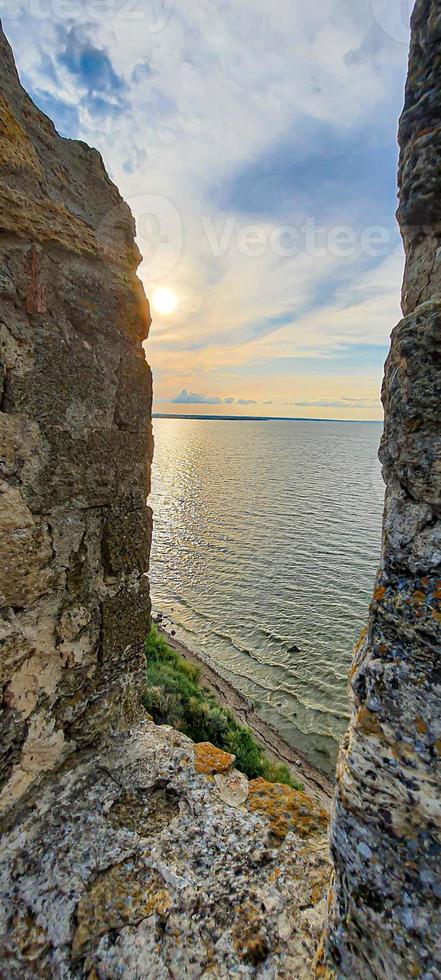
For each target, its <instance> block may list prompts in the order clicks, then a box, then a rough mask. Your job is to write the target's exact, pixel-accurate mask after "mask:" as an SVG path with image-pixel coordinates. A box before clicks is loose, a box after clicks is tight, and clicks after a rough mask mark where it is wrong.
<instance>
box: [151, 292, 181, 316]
mask: <svg viewBox="0 0 441 980" xmlns="http://www.w3.org/2000/svg"><path fill="white" fill-rule="evenodd" d="M152 304H153V306H154V308H155V310H156V312H157V313H160V314H161V315H162V316H170V315H171V313H174V312H175V309H176V307H177V305H178V298H177V296H176V293H174V292H173V290H172V289H170V288H169V286H158V288H157V289H155V291H154V293H153V296H152Z"/></svg>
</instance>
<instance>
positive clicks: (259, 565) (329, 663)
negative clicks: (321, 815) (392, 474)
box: [151, 419, 384, 774]
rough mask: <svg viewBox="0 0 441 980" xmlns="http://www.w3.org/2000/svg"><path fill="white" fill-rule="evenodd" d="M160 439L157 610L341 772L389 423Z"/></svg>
mask: <svg viewBox="0 0 441 980" xmlns="http://www.w3.org/2000/svg"><path fill="white" fill-rule="evenodd" d="M154 429H155V443H156V448H155V461H154V469H153V494H152V499H151V504H152V506H153V510H154V514H155V527H154V537H153V554H152V563H151V585H152V595H153V605H154V609H155V610H156V611H161V612H162V613H164V614H165V616H166V617H168V618H169V619H171V620H172V621H173V622H174V623H175V624H176V634H177V637H178V638H179V639H181V640H182V641H183V642H184V643H186V644H187V646H189V647H190V648H192V649H194V650H195V651H196V652H199V653H201V654H202V655H204V656H205V657H206V658H207V659H209V660H211V661H212V662H214V664H215V665H216V667H217V669H219V670H220V672H221V673H222V674H224V676H225V677H227V678H228V679H229V680H230V681H232V682H233V683H234V685H235V686H236V687H237V688H238V689H239V690H240V691H241V692H242V693H243V694H245V695H246V696H247V697H248V698H249V699H250V700H252V701H253V702H254V704H255V706H256V708H257V710H258V711H259V713H260V714H261V715H262V717H263V718H264V719H265V720H266V721H268V722H270V723H271V724H272V725H273V726H274V727H275V728H276V729H277V730H278V731H279V732H280V733H281V734H282V735H283V736H284V737H285V738H286V739H287V741H288V742H290V743H291V744H292V745H293V746H296V747H297V748H298V749H299V750H300V751H301V752H303V753H304V754H305V755H306V756H307V758H308V759H309V760H310V761H311V762H312V763H313V764H314V765H316V766H318V767H319V768H320V769H322V770H323V771H325V772H327V773H330V774H331V773H332V772H333V770H334V768H335V761H336V755H337V751H338V743H339V740H340V738H341V735H342V734H343V732H344V730H345V728H346V725H347V719H348V703H347V695H346V685H347V675H348V669H349V664H350V660H351V651H352V647H353V644H354V642H355V640H356V638H357V635H358V632H359V630H360V628H361V626H362V625H363V623H364V622H365V621H366V616H367V609H368V604H369V600H370V593H371V590H372V585H373V581H374V577H375V573H376V568H377V564H378V558H379V551H380V535H381V514H382V507H383V492H384V490H383V484H382V480H381V472H380V466H379V463H378V461H377V449H378V444H379V440H380V435H381V426H380V425H379V424H378V425H377V424H363V423H332V422H303V421H292V422H285V421H274V422H272V421H271V422H257V421H254V422H246V421H244V422H242V421H240V422H232V421H205V420H204V421H200V420H197V421H193V420H187V419H178V420H174V419H156V420H155V422H154Z"/></svg>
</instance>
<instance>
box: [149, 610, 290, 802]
mask: <svg viewBox="0 0 441 980" xmlns="http://www.w3.org/2000/svg"><path fill="white" fill-rule="evenodd" d="M145 653H146V687H145V691H144V696H143V704H144V707H145V708H146V709H147V711H148V712H149V713H150V714H151V715H152V718H153V720H154V721H155V722H156V724H158V725H172V726H173V728H177V729H178V730H179V731H181V732H183V733H184V734H185V735H188V736H189V738H191V739H192V740H193V741H194V742H211V743H212V744H213V745H216V747H217V748H219V749H223V750H224V751H225V752H231V753H232V754H233V755H235V756H236V768H237V769H239V770H240V771H241V772H243V773H245V775H246V776H248V778H249V779H255V778H257V777H258V776H263V777H264V779H267V780H268V781H269V782H272V783H285V784H286V785H287V786H292V787H293V788H294V789H303V787H302V784H301V783H299V782H296V780H294V779H293V778H292V776H291V775H290V772H289V770H288V768H287V767H286V766H283V765H273V764H272V763H271V762H269V760H268V759H267V758H266V756H265V755H264V753H263V751H262V749H261V748H260V746H259V745H258V744H257V742H256V741H255V739H254V738H253V736H252V734H251V732H250V730H249V729H248V728H245V727H244V726H243V725H239V724H238V723H237V722H236V721H235V719H234V718H233V717H232V715H231V714H230V713H229V712H228V711H225V710H224V709H223V708H221V706H220V705H219V704H217V702H216V700H215V699H214V697H213V695H212V694H210V693H209V691H207V690H206V689H205V688H203V687H202V686H201V684H200V670H199V669H198V667H195V666H194V665H193V664H189V663H188V662H187V661H186V660H184V658H183V657H181V656H179V654H178V653H176V651H175V650H173V649H172V648H171V647H170V646H169V645H168V643H166V641H165V640H164V638H163V637H162V636H161V635H160V634H159V633H158V630H157V629H156V627H155V626H152V629H151V630H150V633H149V635H148V637H147V640H146V644H145Z"/></svg>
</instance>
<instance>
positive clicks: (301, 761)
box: [155, 619, 334, 812]
mask: <svg viewBox="0 0 441 980" xmlns="http://www.w3.org/2000/svg"><path fill="white" fill-rule="evenodd" d="M155 625H156V628H157V629H158V631H159V633H160V634H161V636H163V637H164V639H165V640H166V642H167V643H168V644H169V646H171V647H173V649H174V650H176V652H177V653H179V654H180V655H181V657H184V660H187V661H188V662H189V663H192V664H195V665H196V666H197V667H198V668H199V670H200V672H201V680H202V683H203V684H204V686H205V687H207V688H208V689H209V690H210V691H211V692H212V694H214V696H215V698H216V700H217V701H218V702H219V704H220V705H221V706H222V707H223V708H226V709H227V710H228V711H230V712H231V714H232V715H233V716H234V718H235V719H236V721H237V722H239V724H241V725H246V726H247V728H249V729H250V731H251V732H252V734H253V735H254V738H255V739H256V742H258V743H259V744H260V745H261V746H262V748H263V749H264V750H265V753H266V755H267V756H268V757H269V758H270V760H272V761H275V762H281V763H283V764H284V765H286V766H288V769H290V770H291V771H292V773H293V775H294V776H296V777H297V778H298V779H300V780H301V782H302V783H303V785H304V787H305V793H307V794H308V796H312V797H314V798H315V799H316V800H318V801H319V802H320V804H321V806H323V807H324V808H325V809H326V810H327V811H328V812H329V811H330V809H331V803H332V796H333V791H334V787H333V785H332V783H331V782H330V780H329V779H328V778H327V777H326V776H325V775H324V773H322V772H320V770H319V769H315V768H314V766H312V765H311V763H310V762H308V760H307V759H305V756H304V755H302V753H301V752H299V751H298V750H297V749H294V748H293V747H292V746H291V745H289V744H288V742H285V740H284V739H283V738H282V736H281V735H279V734H278V732H276V731H275V729H274V728H271V726H270V725H268V724H267V722H265V721H263V720H262V718H260V717H259V715H258V714H257V712H256V711H255V709H254V708H253V706H252V704H251V703H250V702H249V701H248V700H247V698H245V697H244V696H243V694H240V692H239V691H237V690H236V688H235V687H233V685H232V684H230V682H229V681H227V680H226V679H225V677H222V675H221V674H220V673H219V672H218V671H217V670H216V669H215V667H214V665H213V666H212V665H210V664H209V663H208V662H207V661H206V660H204V658H203V657H201V656H199V655H197V654H196V653H193V651H192V650H189V649H188V647H186V646H184V644H183V643H181V642H180V641H179V640H177V639H176V637H174V636H171V634H170V632H169V630H168V629H166V628H165V626H164V624H163V623H162V622H161V621H160V620H159V621H158V620H157V619H155Z"/></svg>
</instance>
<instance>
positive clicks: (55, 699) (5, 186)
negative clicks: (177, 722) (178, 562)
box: [0, 30, 152, 811]
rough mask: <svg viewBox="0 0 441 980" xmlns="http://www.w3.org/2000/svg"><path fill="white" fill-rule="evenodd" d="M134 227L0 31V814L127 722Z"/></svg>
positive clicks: (139, 594)
mask: <svg viewBox="0 0 441 980" xmlns="http://www.w3.org/2000/svg"><path fill="white" fill-rule="evenodd" d="M139 259H140V256H139V253H138V250H137V248H136V245H135V243H134V222H133V219H132V217H131V214H130V212H129V209H128V208H127V206H126V205H125V204H124V202H123V201H122V199H121V197H120V195H119V193H118V191H117V189H116V188H115V187H114V186H113V184H112V183H111V182H110V180H109V178H108V177H107V174H106V172H105V170H104V167H103V164H102V161H101V158H100V156H99V154H98V153H97V151H96V150H92V149H90V148H89V147H87V146H86V145H85V144H83V143H78V142H73V141H70V140H64V139H61V138H60V137H59V136H58V134H57V133H56V131H55V129H54V127H53V125H52V123H51V122H50V121H49V120H48V119H47V118H46V117H45V116H44V115H43V114H42V113H41V112H40V111H39V110H38V109H37V108H36V107H35V105H34V104H33V103H32V102H31V100H30V99H29V97H28V96H27V95H26V93H25V92H24V91H23V89H22V88H21V85H20V83H19V80H18V77H17V73H16V70H15V66H14V62H13V58H12V54H11V51H10V48H9V46H8V44H7V41H6V39H5V37H4V35H3V33H1V30H0V339H1V346H0V531H1V546H0V548H1V550H0V607H1V618H0V631H1V632H0V637H1V659H0V670H1V685H2V691H3V699H2V715H1V736H0V741H1V767H0V788H1V796H0V801H1V808H2V810H3V811H4V810H8V808H10V807H11V805H13V803H14V801H16V800H17V799H18V798H19V797H21V796H22V794H23V793H24V792H25V791H26V789H27V788H28V787H29V785H30V784H31V783H33V782H35V780H36V779H37V778H38V776H39V774H41V773H42V772H44V771H46V770H49V769H52V768H54V767H57V766H58V765H59V764H60V763H62V762H63V760H64V759H66V757H68V756H69V755H70V754H71V753H72V752H74V751H75V750H77V749H79V748H80V747H83V746H85V745H90V744H91V743H92V742H94V741H95V740H97V739H98V738H100V737H101V736H102V735H103V733H105V732H106V730H108V729H109V728H111V727H112V726H115V727H117V728H121V727H124V726H127V725H128V724H129V723H130V721H131V720H133V717H134V715H135V714H136V712H137V711H138V710H139V709H138V707H137V701H138V700H139V689H140V682H141V678H142V646H141V645H142V641H143V638H144V636H145V634H146V630H147V629H148V623H149V614H150V609H149V596H148V582H147V578H146V575H145V573H146V571H147V567H148V556H149V546H150V524H151V521H150V514H149V512H148V510H147V508H146V498H147V495H148V491H149V474H150V461H151V456H152V437H151V421H150V419H151V376H150V371H149V369H148V367H147V364H146V362H145V358H144V354H143V349H142V342H143V340H144V339H145V337H146V335H147V332H148V327H149V323H150V320H149V312H148V304H147V301H146V299H145V296H144V292H143V289H142V286H141V284H140V282H139V280H138V279H137V277H136V269H137V266H138V264H139Z"/></svg>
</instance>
